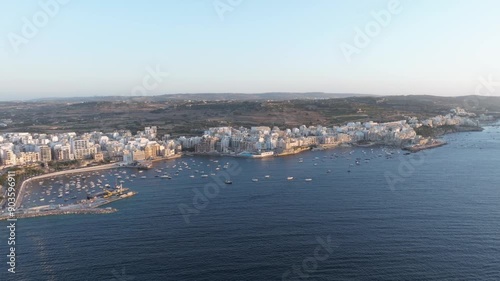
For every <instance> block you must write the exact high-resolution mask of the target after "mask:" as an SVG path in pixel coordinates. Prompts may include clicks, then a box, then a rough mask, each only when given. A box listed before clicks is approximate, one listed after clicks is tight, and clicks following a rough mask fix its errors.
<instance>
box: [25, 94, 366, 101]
mask: <svg viewBox="0 0 500 281" xmlns="http://www.w3.org/2000/svg"><path fill="white" fill-rule="evenodd" d="M366 96H374V95H368V94H356V93H323V92H302V93H296V92H294V93H288V92H269V93H257V94H242V93H196V94H164V95H145V96H131V95H114V96H89V97H47V98H39V99H31V100H29V101H32V102H39V101H59V102H98V101H117V100H123V101H126V100H130V101H169V100H194V101H203V100H206V101H216V100H238V101H244V100H276V101H278V100H293V99H332V98H349V97H366Z"/></svg>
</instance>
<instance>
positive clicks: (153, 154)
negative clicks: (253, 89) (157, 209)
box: [0, 108, 479, 172]
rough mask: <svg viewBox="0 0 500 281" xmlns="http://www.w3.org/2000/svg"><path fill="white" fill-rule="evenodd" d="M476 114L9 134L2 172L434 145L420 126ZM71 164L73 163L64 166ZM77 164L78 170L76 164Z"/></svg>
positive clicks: (3, 144) (465, 121)
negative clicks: (182, 132) (180, 130)
mask: <svg viewBox="0 0 500 281" xmlns="http://www.w3.org/2000/svg"><path fill="white" fill-rule="evenodd" d="M474 117H475V114H474V113H468V112H466V111H465V110H463V109H461V108H455V109H452V110H451V111H450V113H448V114H447V115H439V116H436V117H433V118H430V119H425V120H418V119H417V118H416V117H408V118H407V120H401V121H396V122H387V123H376V122H371V121H370V122H364V123H361V122H350V123H347V124H345V125H343V126H331V127H325V126H321V125H318V126H309V127H307V126H305V125H302V126H300V127H298V128H291V129H285V130H281V129H280V128H278V127H273V128H270V127H266V126H258V127H251V128H244V127H240V128H232V127H215V128H209V129H208V130H206V131H205V132H204V134H203V135H202V136H194V137H184V136H181V137H178V138H176V139H173V138H171V137H170V135H168V134H167V135H165V136H162V137H158V135H157V132H158V128H157V127H155V126H153V127H146V128H145V129H144V130H143V131H139V132H137V133H136V134H135V135H133V134H132V133H131V132H130V131H127V130H120V131H115V132H110V133H104V132H97V131H94V132H89V133H85V134H81V135H77V134H76V133H74V132H68V133H58V134H43V133H39V134H32V133H6V134H3V135H1V136H0V164H1V166H0V167H1V168H8V167H13V166H21V167H22V166H33V165H38V166H42V167H43V168H44V169H45V170H46V171H47V172H53V171H58V170H63V169H68V168H79V167H86V166H92V165H98V164H103V163H121V164H122V165H139V166H140V165H146V167H147V162H148V161H154V160H161V159H169V158H174V157H178V156H180V155H181V154H182V153H188V154H214V155H217V154H219V155H230V156H241V157H252V158H259V157H267V156H281V155H288V154H294V153H298V152H301V151H303V150H307V149H311V148H316V149H322V148H328V147H335V146H338V145H351V144H358V145H372V144H380V145H388V146H397V147H402V148H408V147H410V148H411V147H419V146H422V147H425V146H426V145H427V144H431V145H433V144H435V143H436V142H435V140H434V139H432V138H430V137H423V136H421V135H418V134H417V131H416V130H418V128H421V127H428V128H438V127H442V126H461V127H472V128H478V127H479V123H478V121H477V120H476V118H474ZM64 163H72V165H62V164H64ZM75 163H78V166H75V165H76V164H75ZM144 163H146V164H144Z"/></svg>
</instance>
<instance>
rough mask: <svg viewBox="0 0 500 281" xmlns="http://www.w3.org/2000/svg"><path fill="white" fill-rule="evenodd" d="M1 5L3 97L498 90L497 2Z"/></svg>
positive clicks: (50, 1)
mask: <svg viewBox="0 0 500 281" xmlns="http://www.w3.org/2000/svg"><path fill="white" fill-rule="evenodd" d="M0 3H2V5H3V7H4V9H2V10H1V11H0V18H1V20H0V23H1V25H0V34H2V36H3V40H1V41H0V60H1V61H2V67H1V68H0V100H27V99H36V98H45V97H53V98H58V97H88V96H113V95H121V96H135V95H146V96H152V95H161V94H177V93H233V92H234V93H249V94H250V93H265V92H294V93H301V92H325V93H360V94H369V95H370V94H373V95H411V94H418V95H438V96H463V95H472V94H481V95H498V94H497V92H498V91H497V92H495V91H494V90H493V91H492V90H491V89H492V87H487V86H486V87H483V89H479V90H478V88H480V86H481V85H484V81H490V82H491V81H498V78H497V77H500V75H499V68H500V55H499V53H498V50H500V38H498V36H495V34H498V31H500V18H499V17H498V15H497V12H496V11H498V10H499V9H498V8H500V2H497V1H493V0H481V1H451V0H444V1H439V2H437V1H430V0H423V1H410V0H407V1H405V0H401V1H396V0H383V1H381V0H371V1H368V0H364V1H328V0H317V1H313V2H307V1H299V0H292V1H278V0H277V1H272V2H269V1H264V0H254V1H244V0H241V1H227V0H192V1H149V2H140V1H128V2H122V1H120V2H117V1H106V2H104V3H103V2H101V1H95V0H94V1H77V0H73V1H69V0H64V1H63V0H43V1H16V2H12V1H5V0H4V1H0ZM476 15H479V16H480V18H481V20H477V17H476ZM492 83H493V82H492ZM492 83H490V84H492ZM494 83H496V84H494V86H498V85H497V84H498V83H497V82H494ZM487 89H488V90H487Z"/></svg>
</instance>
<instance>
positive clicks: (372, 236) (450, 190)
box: [0, 126, 500, 281]
mask: <svg viewBox="0 0 500 281" xmlns="http://www.w3.org/2000/svg"><path fill="white" fill-rule="evenodd" d="M445 139H446V140H447V141H448V143H449V144H448V145H446V146H443V147H440V148H436V149H433V150H428V151H425V152H419V153H416V154H411V155H405V153H404V151H400V150H396V149H387V148H381V147H372V148H339V149H335V150H325V151H314V152H306V153H302V154H299V155H294V156H289V157H280V158H271V159H251V160H249V159H242V158H224V157H221V158H209V157H184V158H181V159H177V160H172V161H168V162H163V163H157V164H156V167H155V168H153V169H152V170H149V171H147V172H145V173H144V175H146V176H147V178H146V179H140V178H139V176H140V175H142V174H137V175H138V178H136V179H134V181H129V180H126V182H125V186H126V187H129V188H131V189H133V190H134V191H137V192H138V195H136V196H135V197H132V198H129V199H125V200H121V201H117V202H115V203H112V204H111V205H110V206H111V207H114V208H117V209H118V212H116V213H113V214H107V215H67V216H52V217H40V218H30V219H21V220H19V221H18V223H17V236H16V239H17V243H16V253H17V265H16V273H15V274H11V273H8V272H7V268H8V266H7V264H6V257H5V256H6V254H7V253H8V246H7V231H6V230H5V229H6V228H5V225H6V222H2V223H1V226H2V231H1V237H0V250H1V253H2V256H3V258H2V259H1V260H2V261H3V262H2V263H1V264H2V265H0V280H62V281H66V280H117V281H124V280H500V200H499V199H500V173H499V168H498V167H499V166H498V163H499V161H500V128H499V127H494V126H488V127H486V129H485V131H483V132H474V133H460V134H452V135H447V136H445ZM391 153H392V154H391ZM299 158H303V161H302V162H299ZM357 158H358V161H359V165H357V164H356V160H357ZM183 161H184V162H186V163H187V164H188V166H189V167H191V170H188V169H186V168H185V167H186V166H185V164H183V163H182V162H183ZM214 161H218V162H214ZM226 163H229V167H228V169H224V167H223V166H224V165H225V164H226ZM173 165H176V167H175V168H172V166H173ZM207 165H209V166H207ZM218 165H220V167H219V168H220V169H219V170H216V168H217V166H218ZM167 166H168V168H167ZM179 167H183V170H182V171H179V175H177V176H175V175H174V174H175V173H174V171H175V170H178V168H179ZM157 168H162V169H163V170H164V171H168V172H169V174H171V175H172V179H171V180H167V179H162V178H159V177H154V176H155V175H157V172H156V171H155V169H157ZM194 170H199V173H195V172H194ZM229 170H231V171H234V172H233V173H232V175H231V180H232V182H233V184H230V185H225V184H217V183H216V181H215V180H214V178H213V177H212V176H209V177H207V178H202V177H200V175H201V171H204V172H205V173H206V174H210V173H216V174H218V175H221V173H222V172H226V173H227V172H228V171H229ZM328 170H330V172H328ZM349 171H350V172H349ZM114 172H115V171H109V172H105V174H106V176H107V177H108V178H112V177H113V173H114ZM133 172H135V173H137V171H131V170H129V171H128V172H127V173H128V175H130V174H131V173H133ZM190 175H194V176H195V177H194V178H191V177H190ZM265 175H269V178H265ZM288 176H293V177H294V179H293V180H291V181H289V180H287V179H286V178H287V177H288ZM219 178H221V179H224V178H223V177H219ZM253 178H257V179H258V182H254V181H252V179H253ZM306 178H310V179H312V181H310V182H306V181H305V179H306ZM207 184H210V188H211V189H210V188H209V189H207V190H204V187H206V186H207ZM217 190H218V191H217ZM200 198H201V199H200ZM193 199H195V202H194V203H193ZM179 206H181V208H180V207H179ZM181 209H182V210H184V212H186V210H188V211H187V212H188V214H190V215H189V218H188V219H189V223H187V221H186V217H187V216H186V215H183V214H182V212H183V211H181Z"/></svg>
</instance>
